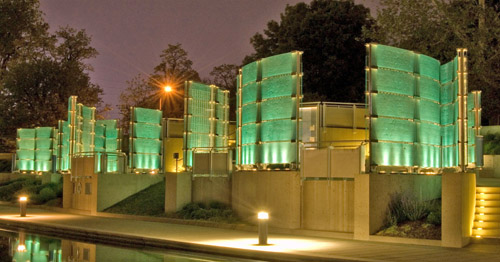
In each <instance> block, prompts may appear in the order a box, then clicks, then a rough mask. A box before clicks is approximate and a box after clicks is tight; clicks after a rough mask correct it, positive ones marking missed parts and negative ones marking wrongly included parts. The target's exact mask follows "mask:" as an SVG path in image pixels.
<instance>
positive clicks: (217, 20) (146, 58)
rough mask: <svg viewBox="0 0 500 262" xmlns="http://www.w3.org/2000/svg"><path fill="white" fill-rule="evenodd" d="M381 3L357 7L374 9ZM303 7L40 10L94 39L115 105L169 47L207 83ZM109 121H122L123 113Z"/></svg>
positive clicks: (67, 3)
mask: <svg viewBox="0 0 500 262" xmlns="http://www.w3.org/2000/svg"><path fill="white" fill-rule="evenodd" d="M378 1H379V0H356V1H355V2H356V3H364V4H365V5H366V6H368V7H373V6H375V5H376V3H378ZM298 2H310V0H142V1H141V0H135V1H132V0H41V9H42V11H43V12H44V13H45V20H46V21H47V22H48V23H49V25H50V27H51V30H52V31H54V30H56V29H57V28H58V27H60V26H66V25H69V26H70V27H73V28H76V29H85V30H86V31H87V33H88V34H89V35H90V36H92V46H93V47H95V48H96V49H97V50H98V51H99V55H98V57H97V58H95V59H92V60H90V61H88V62H90V64H92V66H93V67H94V72H92V73H91V77H92V82H94V83H97V84H99V85H100V86H101V87H102V88H103V89H104V93H105V94H104V97H103V100H104V102H106V103H109V104H112V105H113V106H115V105H116V104H117V103H118V97H119V96H120V93H121V92H122V91H123V90H124V89H125V88H126V81H127V80H130V79H131V78H133V77H134V76H136V75H137V74H139V73H144V74H148V73H151V72H152V71H153V67H154V66H156V65H157V64H159V61H160V59H159V55H160V53H161V51H162V50H163V49H165V48H166V47H167V45H168V44H175V43H181V44H182V47H183V48H184V49H185V50H186V51H187V52H188V54H189V58H190V59H191V60H192V61H193V62H194V65H193V67H194V69H195V70H197V71H198V72H199V73H200V76H201V77H202V78H205V77H208V76H209V73H210V71H211V70H212V68H213V67H214V66H218V65H221V64H224V63H226V64H240V63H241V61H242V59H243V58H244V56H245V55H247V54H250V53H252V52H253V48H252V46H251V45H250V42H249V40H250V37H251V36H253V35H254V34H255V33H256V32H262V31H263V29H264V28H266V24H267V22H268V21H269V20H279V15H280V13H282V12H283V11H284V9H285V6H286V5H287V4H291V5H293V4H296V3H298ZM371 9H373V8H371ZM372 13H373V10H372ZM110 116H111V117H113V118H117V117H119V114H118V110H117V109H114V110H113V112H112V113H111V114H110Z"/></svg>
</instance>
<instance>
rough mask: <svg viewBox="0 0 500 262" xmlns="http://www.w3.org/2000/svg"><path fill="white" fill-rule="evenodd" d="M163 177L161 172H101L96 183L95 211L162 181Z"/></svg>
mask: <svg viewBox="0 0 500 262" xmlns="http://www.w3.org/2000/svg"><path fill="white" fill-rule="evenodd" d="M163 178H164V176H163V175H162V174H156V175H149V174H101V175H99V176H98V183H97V211H103V210H104V209H106V208H108V207H111V206H112V205H114V204H116V203H118V202H120V201H122V200H124V199H125V198H127V197H129V196H131V195H133V194H135V193H138V192H139V191H142V190H144V189H146V188H148V187H149V186H151V185H154V184H157V183H159V182H162V181H163Z"/></svg>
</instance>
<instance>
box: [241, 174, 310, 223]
mask: <svg viewBox="0 0 500 262" xmlns="http://www.w3.org/2000/svg"><path fill="white" fill-rule="evenodd" d="M232 196H233V197H232V208H233V210H234V211H235V212H236V213H237V214H238V215H239V216H240V217H241V218H242V219H244V220H246V221H250V222H252V223H255V224H256V223H257V213H258V212H259V211H267V212H269V226H271V227H278V228H289V229H295V228H299V227H300V176H299V172H297V171H238V172H235V173H233V183H232Z"/></svg>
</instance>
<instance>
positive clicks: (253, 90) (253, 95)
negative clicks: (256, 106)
mask: <svg viewBox="0 0 500 262" xmlns="http://www.w3.org/2000/svg"><path fill="white" fill-rule="evenodd" d="M260 88H261V85H260V83H257V82H251V83H248V85H246V86H244V87H242V88H241V93H242V96H241V104H242V105H245V104H248V103H252V102H255V101H257V100H259V99H260V98H259V97H260V96H259V94H260Z"/></svg>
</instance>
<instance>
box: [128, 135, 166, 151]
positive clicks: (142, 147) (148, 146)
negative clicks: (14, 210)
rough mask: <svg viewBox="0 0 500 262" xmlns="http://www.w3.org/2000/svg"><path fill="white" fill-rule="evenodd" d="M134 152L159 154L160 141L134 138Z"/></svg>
mask: <svg viewBox="0 0 500 262" xmlns="http://www.w3.org/2000/svg"><path fill="white" fill-rule="evenodd" d="M133 143H134V152H137V153H151V154H160V153H161V151H160V149H161V140H157V139H147V138H134V139H133Z"/></svg>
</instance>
